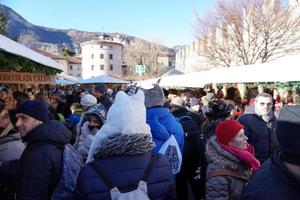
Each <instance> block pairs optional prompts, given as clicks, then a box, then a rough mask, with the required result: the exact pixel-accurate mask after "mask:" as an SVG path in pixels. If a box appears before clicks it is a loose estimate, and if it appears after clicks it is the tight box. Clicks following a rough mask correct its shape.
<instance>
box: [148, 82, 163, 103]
mask: <svg viewBox="0 0 300 200" xmlns="http://www.w3.org/2000/svg"><path fill="white" fill-rule="evenodd" d="M144 93H145V106H146V108H151V107H154V106H163V105H164V103H165V95H164V91H163V90H162V88H161V87H160V86H159V85H158V84H153V88H151V89H149V90H144Z"/></svg>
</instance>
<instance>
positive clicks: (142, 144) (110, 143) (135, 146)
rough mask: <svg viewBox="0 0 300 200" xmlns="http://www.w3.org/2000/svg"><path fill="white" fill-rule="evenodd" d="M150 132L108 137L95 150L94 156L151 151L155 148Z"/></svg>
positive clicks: (103, 156) (101, 156) (135, 153)
mask: <svg viewBox="0 0 300 200" xmlns="http://www.w3.org/2000/svg"><path fill="white" fill-rule="evenodd" d="M154 146H155V145H154V143H153V142H152V137H151V135H149V134H134V135H122V134H120V133H119V134H114V135H112V136H111V137H109V138H107V139H106V140H105V141H104V142H103V143H102V145H101V146H100V147H98V148H97V149H96V151H95V154H94V158H95V159H96V158H106V157H108V156H116V155H137V154H144V153H147V152H150V151H151V150H152V149H153V148H154Z"/></svg>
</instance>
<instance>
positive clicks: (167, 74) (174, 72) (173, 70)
mask: <svg viewBox="0 0 300 200" xmlns="http://www.w3.org/2000/svg"><path fill="white" fill-rule="evenodd" d="M181 74H184V73H183V72H182V71H179V70H177V69H171V70H169V71H167V72H166V73H164V74H163V75H161V76H162V77H164V76H174V75H181Z"/></svg>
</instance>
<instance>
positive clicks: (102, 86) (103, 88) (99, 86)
mask: <svg viewBox="0 0 300 200" xmlns="http://www.w3.org/2000/svg"><path fill="white" fill-rule="evenodd" d="M94 90H95V91H96V92H100V93H102V94H105V93H106V92H107V88H106V85H105V84H103V83H99V84H97V85H96V86H95V89H94Z"/></svg>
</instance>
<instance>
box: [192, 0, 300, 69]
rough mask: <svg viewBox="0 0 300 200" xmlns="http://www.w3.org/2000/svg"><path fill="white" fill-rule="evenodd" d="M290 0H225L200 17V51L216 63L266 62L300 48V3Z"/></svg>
mask: <svg viewBox="0 0 300 200" xmlns="http://www.w3.org/2000/svg"><path fill="white" fill-rule="evenodd" d="M295 5H296V6H291V5H289V4H288V2H287V1H286V0H222V1H218V3H217V5H216V6H217V7H216V11H215V12H213V13H210V14H209V15H208V17H207V18H200V17H198V20H197V22H198V23H197V25H196V27H195V28H196V32H197V36H198V37H199V40H200V41H201V43H202V44H203V45H204V48H202V49H201V50H200V51H199V53H200V54H201V55H202V56H205V57H207V58H208V60H209V61H210V64H211V65H214V66H226V67H228V66H232V65H239V64H244V65H247V64H253V63H256V62H262V63H263V62H266V61H269V60H272V59H274V58H276V57H280V56H283V55H285V54H289V53H292V52H295V51H298V50H300V46H299V44H300V43H299V42H300V13H299V7H300V4H299V3H297V2H295ZM297 9H298V12H297Z"/></svg>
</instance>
